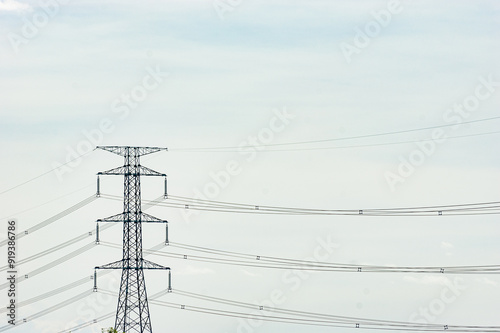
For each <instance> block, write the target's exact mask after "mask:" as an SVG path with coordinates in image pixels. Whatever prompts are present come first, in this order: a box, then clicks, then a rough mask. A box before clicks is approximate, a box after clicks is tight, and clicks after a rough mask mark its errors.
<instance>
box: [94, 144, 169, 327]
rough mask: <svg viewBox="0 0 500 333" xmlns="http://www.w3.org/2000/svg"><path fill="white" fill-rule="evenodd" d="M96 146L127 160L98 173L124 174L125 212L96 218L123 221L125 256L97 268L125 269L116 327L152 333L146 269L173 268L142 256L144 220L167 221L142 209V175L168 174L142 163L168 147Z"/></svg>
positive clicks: (102, 220) (150, 221) (103, 220)
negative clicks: (119, 165)
mask: <svg viewBox="0 0 500 333" xmlns="http://www.w3.org/2000/svg"><path fill="white" fill-rule="evenodd" d="M97 149H102V150H106V151H109V152H112V153H114V154H117V155H120V156H123V157H124V159H125V163H124V165H123V166H121V167H118V168H114V169H111V170H108V171H104V172H99V173H98V176H99V175H123V176H124V185H123V187H124V194H123V213H120V214H117V215H113V216H110V217H108V218H105V219H101V220H97V222H121V223H123V258H122V259H121V260H118V261H115V262H112V263H110V264H107V265H104V266H98V267H96V268H95V269H121V270H122V276H121V284H120V292H119V296H118V306H117V310H116V320H115V329H116V330H117V331H118V332H120V333H121V332H125V333H129V332H138V333H149V332H152V331H153V330H152V328H151V318H150V316H149V305H148V296H147V293H146V283H145V280H144V270H145V269H160V270H169V273H170V268H169V267H163V266H161V265H158V264H155V263H153V262H150V261H148V260H145V259H144V258H143V256H142V223H143V222H147V223H167V221H165V220H160V219H158V218H156V217H154V216H151V215H148V214H146V213H143V212H142V209H141V176H162V177H165V183H166V175H165V174H162V173H159V172H156V171H154V170H151V169H149V168H146V167H144V166H142V165H141V163H140V157H141V156H144V155H147V154H151V153H155V152H158V151H161V150H166V148H157V147H123V146H100V147H97ZM98 195H99V188H98ZM165 196H166V192H165ZM95 278H96V276H95V277H94V279H95ZM94 283H95V282H94ZM95 288H96V284H95Z"/></svg>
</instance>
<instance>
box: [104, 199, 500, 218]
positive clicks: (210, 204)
mask: <svg viewBox="0 0 500 333" xmlns="http://www.w3.org/2000/svg"><path fill="white" fill-rule="evenodd" d="M102 197H103V198H105V199H110V200H119V198H118V197H116V196H112V195H105V194H104V195H102ZM169 201H173V202H169V203H159V204H158V206H160V207H169V208H177V209H184V210H189V209H192V210H199V211H210V212H223V213H240V214H241V213H244V214H267V215H343V216H353V215H357V216H456V215H461V216H464V215H466V216H470V215H472V216H473V215H496V214H500V202H499V201H493V202H483V203H467V204H457V205H441V206H428V207H406V208H399V207H396V208H371V209H316V208H297V207H278V206H265V205H251V204H241V203H230V202H221V201H210V200H203V199H191V198H185V197H178V196H177V197H176V196H172V195H169Z"/></svg>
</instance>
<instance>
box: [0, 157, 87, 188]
mask: <svg viewBox="0 0 500 333" xmlns="http://www.w3.org/2000/svg"><path fill="white" fill-rule="evenodd" d="M92 151H93V150H92ZM92 151H88V152H86V153H84V154H81V155H78V156H76V157H75V158H72V159H71V160H69V161H67V162H66V163H64V164H61V165H60V166H58V167H56V168H52V169H50V170H49V171H47V172H44V173H42V174H40V175H38V176H36V177H33V178H31V179H28V180H27V181H25V182H22V183H20V184H17V185H15V186H13V187H11V188H9V189H6V190H4V191H2V192H0V195H2V194H4V193H7V192H9V191H12V190H14V189H16V188H18V187H21V186H23V185H26V184H28V183H31V182H32V181H34V180H36V179H38V178H41V177H43V176H45V175H48V174H49V173H51V172H53V171H55V170H57V169H59V168H60V167H62V166H65V165H67V164H69V163H71V162H73V161H75V160H77V159H79V158H82V157H83V156H85V155H87V154H90V153H91V152H92Z"/></svg>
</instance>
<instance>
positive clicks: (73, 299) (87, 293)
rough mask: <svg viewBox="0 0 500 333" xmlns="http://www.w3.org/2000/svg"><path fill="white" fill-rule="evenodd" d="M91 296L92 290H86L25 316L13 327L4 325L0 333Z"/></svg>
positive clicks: (0, 328)
mask: <svg viewBox="0 0 500 333" xmlns="http://www.w3.org/2000/svg"><path fill="white" fill-rule="evenodd" d="M91 294H92V290H87V291H85V292H83V293H80V294H78V295H76V296H73V297H71V298H69V299H67V300H65V301H63V302H60V303H58V304H55V305H53V306H51V307H48V308H46V309H44V310H42V311H40V312H37V313H35V314H33V315H31V316H27V317H25V318H23V319H18V320H16V321H15V325H10V324H9V325H6V326H2V327H0V332H3V331H7V330H10V329H12V328H15V327H17V326H20V325H22V324H26V323H28V322H30V321H32V320H35V319H37V318H40V317H42V316H45V315H46V314H49V313H51V312H54V311H56V310H59V309H61V308H64V307H66V306H68V305H70V304H73V303H75V302H76V301H79V300H81V299H84V298H85V297H87V296H90V295H91Z"/></svg>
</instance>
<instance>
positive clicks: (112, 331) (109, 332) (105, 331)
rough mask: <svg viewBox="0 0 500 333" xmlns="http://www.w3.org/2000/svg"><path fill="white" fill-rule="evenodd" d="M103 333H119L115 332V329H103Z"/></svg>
mask: <svg viewBox="0 0 500 333" xmlns="http://www.w3.org/2000/svg"><path fill="white" fill-rule="evenodd" d="M101 332H102V333H118V331H117V330H115V329H114V328H113V327H110V328H102V329H101Z"/></svg>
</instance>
